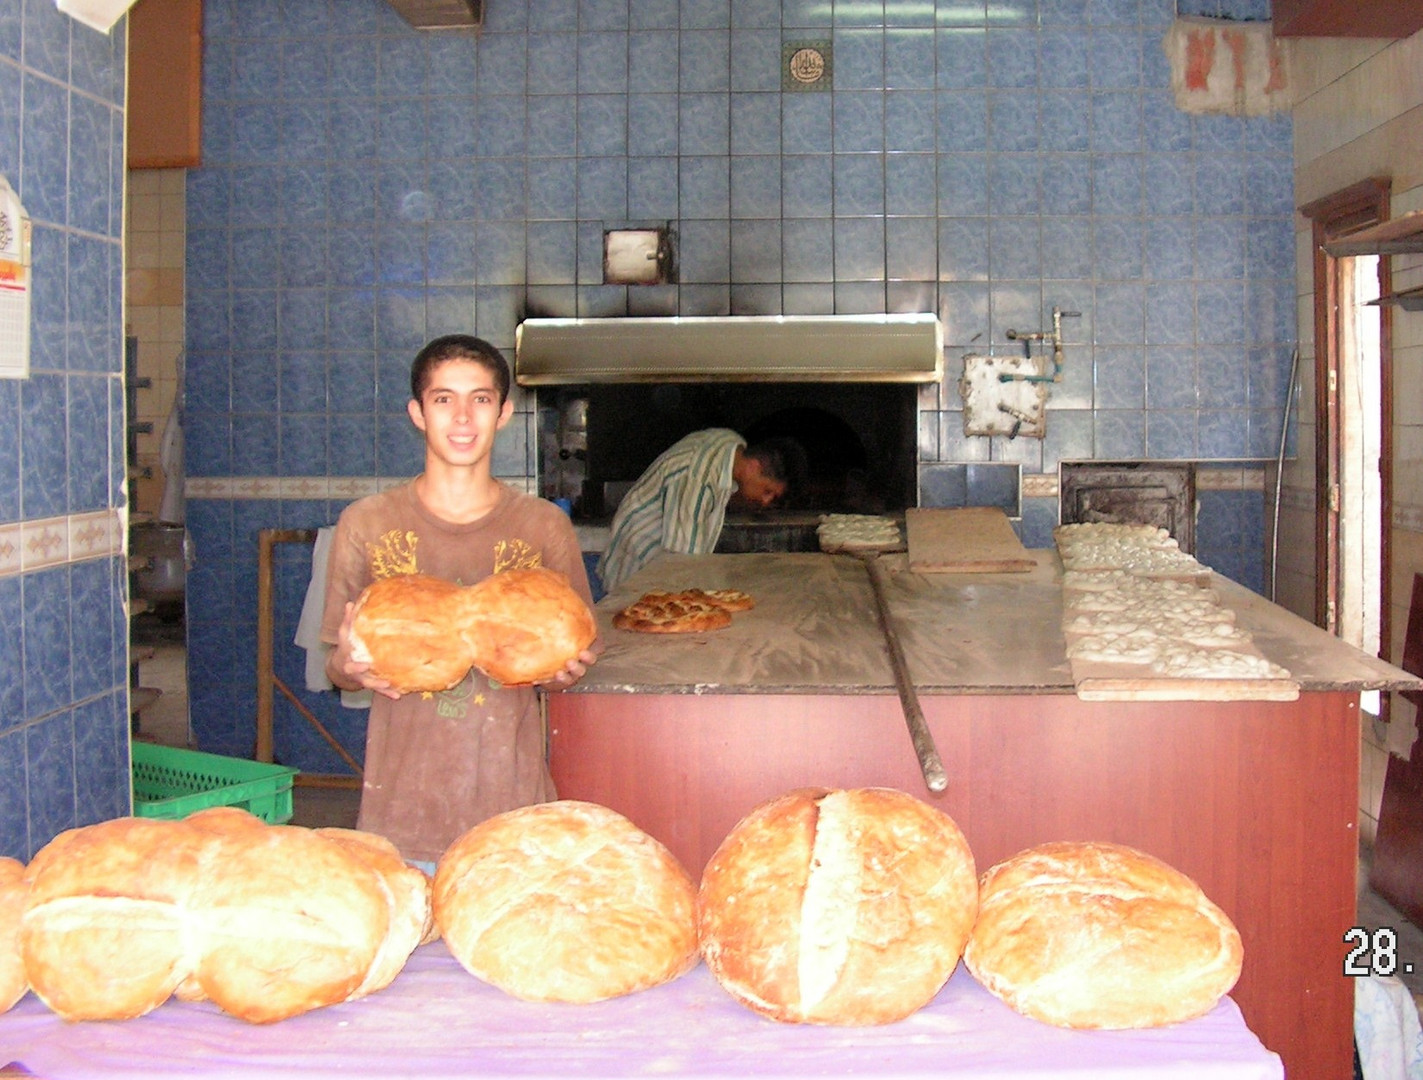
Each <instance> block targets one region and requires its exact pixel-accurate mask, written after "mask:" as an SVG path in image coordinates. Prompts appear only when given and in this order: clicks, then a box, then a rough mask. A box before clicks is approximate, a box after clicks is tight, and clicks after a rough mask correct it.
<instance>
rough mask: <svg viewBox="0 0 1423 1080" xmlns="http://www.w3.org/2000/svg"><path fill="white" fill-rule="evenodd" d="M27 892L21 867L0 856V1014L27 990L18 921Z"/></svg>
mask: <svg viewBox="0 0 1423 1080" xmlns="http://www.w3.org/2000/svg"><path fill="white" fill-rule="evenodd" d="M29 891H30V890H29V886H28V885H27V884H26V883H25V864H24V863H22V862H20V860H18V859H11V858H8V857H6V856H3V855H0V1013H5V1012H9V1011H10V1010H11V1009H12V1008H14V1006H15V1002H17V1001H19V1000H20V999H21V998H22V997H24V996H25V991H27V990H28V989H29V988H30V983H29V980H28V979H26V978H25V962H24V960H23V959H22V958H21V956H20V917H21V916H22V915H23V914H24V912H25V899H26V897H27V896H28V895H29Z"/></svg>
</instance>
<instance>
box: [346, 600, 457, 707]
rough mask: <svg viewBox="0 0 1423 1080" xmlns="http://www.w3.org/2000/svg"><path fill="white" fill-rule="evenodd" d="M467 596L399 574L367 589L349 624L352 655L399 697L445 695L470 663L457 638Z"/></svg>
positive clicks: (358, 602)
mask: <svg viewBox="0 0 1423 1080" xmlns="http://www.w3.org/2000/svg"><path fill="white" fill-rule="evenodd" d="M466 592H467V590H466V589H465V587H464V586H463V585H456V584H455V583H454V582H452V581H445V580H444V579H442V578H437V577H431V576H429V575H428V574H398V575H396V576H394V577H388V578H381V579H380V580H379V581H376V582H373V583H372V584H370V585H368V586H366V588H365V590H364V591H363V592H362V593H361V595H360V596H359V597H358V598H357V600H356V607H355V610H354V612H353V613H352V620H351V655H352V657H353V658H354V659H356V660H359V661H361V662H363V663H368V664H370V665H371V674H373V675H375V676H377V677H378V678H381V679H385V680H386V681H387V682H389V683H390V685H391V687H392V689H395V690H398V691H400V692H401V693H402V694H405V693H411V692H413V691H417V690H430V691H438V690H448V689H449V688H450V687H452V686H456V685H458V684H459V682H460V681H461V680H463V679H464V677H465V676H466V675H468V674H469V669H470V665H471V664H472V663H473V662H474V659H473V657H471V656H470V654H469V648H468V646H467V645H466V644H465V641H464V639H463V638H462V637H461V636H460V625H459V623H460V619H459V613H460V612H461V611H462V610H463V598H464V595H465V593H466Z"/></svg>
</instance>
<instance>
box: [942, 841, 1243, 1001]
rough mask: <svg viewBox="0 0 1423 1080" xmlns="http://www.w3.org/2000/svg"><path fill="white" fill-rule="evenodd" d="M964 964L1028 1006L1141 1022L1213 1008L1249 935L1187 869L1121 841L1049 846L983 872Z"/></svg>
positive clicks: (1236, 971) (1005, 996) (1002, 994)
mask: <svg viewBox="0 0 1423 1080" xmlns="http://www.w3.org/2000/svg"><path fill="white" fill-rule="evenodd" d="M980 895H981V906H980V911H979V916H978V922H977V923H976V924H975V926H974V928H973V933H972V935H971V936H970V937H969V941H968V945H967V947H966V948H965V950H964V963H965V964H966V965H967V966H968V969H969V970H970V971H971V972H972V973H973V974H974V976H975V977H976V978H977V979H978V981H979V982H980V983H982V984H983V985H984V986H985V987H986V988H987V989H988V990H989V991H991V992H992V993H993V994H995V995H996V996H998V997H999V998H1001V999H1002V1000H1003V1001H1005V1002H1007V1003H1008V1004H1009V1005H1010V1006H1012V1007H1013V1008H1014V1009H1016V1010H1017V1011H1018V1012H1020V1013H1022V1014H1024V1015H1025V1016H1031V1017H1033V1018H1034V1019H1036V1020H1042V1021H1044V1022H1046V1023H1049V1024H1055V1025H1057V1026H1059V1027H1071V1028H1142V1027H1156V1026H1160V1025H1164V1024H1174V1023H1179V1022H1181V1021H1184V1020H1190V1019H1192V1018H1194V1017H1197V1016H1201V1015H1203V1014H1205V1013H1207V1012H1209V1011H1210V1010H1211V1009H1212V1008H1213V1007H1214V1006H1215V1004H1216V1002H1218V1001H1219V1000H1220V998H1221V997H1222V996H1223V995H1225V994H1226V993H1228V992H1229V991H1230V989H1231V987H1233V986H1234V985H1235V981H1236V979H1237V978H1239V976H1240V965H1241V960H1242V950H1241V943H1240V934H1239V933H1238V932H1237V931H1236V929H1235V926H1234V925H1233V924H1232V923H1231V921H1230V919H1229V918H1228V917H1227V916H1226V915H1225V913H1224V912H1223V911H1221V910H1220V908H1218V907H1216V905H1215V904H1213V903H1212V902H1211V901H1210V900H1209V899H1208V898H1207V897H1206V895H1205V894H1204V893H1203V892H1201V890H1200V888H1199V887H1198V886H1197V885H1196V883H1195V882H1194V881H1192V880H1191V879H1190V878H1189V877H1187V876H1186V875H1185V874H1182V873H1181V872H1180V871H1178V870H1176V869H1174V868H1173V867H1171V866H1168V865H1167V864H1166V863H1164V862H1162V861H1160V860H1159V859H1156V858H1153V857H1152V856H1150V855H1147V854H1145V853H1144V852H1141V851H1137V850H1135V849H1134V848H1129V847H1124V846H1122V845H1118V844H1105V843H1075V842H1061V843H1051V844H1043V845H1041V846H1039V847H1035V848H1030V849H1029V850H1027V851H1024V852H1022V853H1020V854H1018V855H1015V856H1013V857H1012V858H1011V859H1008V860H1006V861H1004V862H1001V863H999V864H998V865H997V866H994V867H992V868H991V869H990V870H988V871H987V872H986V873H985V874H984V875H983V880H982V882H981V890H980Z"/></svg>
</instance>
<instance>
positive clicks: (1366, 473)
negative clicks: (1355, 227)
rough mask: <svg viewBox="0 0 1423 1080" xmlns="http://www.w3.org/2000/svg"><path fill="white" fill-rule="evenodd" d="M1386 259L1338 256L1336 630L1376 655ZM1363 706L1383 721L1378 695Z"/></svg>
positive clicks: (1380, 608) (1371, 694)
mask: <svg viewBox="0 0 1423 1080" xmlns="http://www.w3.org/2000/svg"><path fill="white" fill-rule="evenodd" d="M1379 262H1380V259H1379V256H1377V255H1360V256H1355V257H1350V258H1343V259H1339V260H1337V261H1336V263H1335V271H1336V273H1337V274H1338V279H1339V290H1338V295H1339V299H1340V304H1339V316H1338V317H1339V336H1338V346H1339V353H1340V355H1339V363H1338V371H1339V430H1338V442H1339V493H1340V494H1339V544H1338V578H1339V586H1338V592H1339V599H1338V607H1337V616H1338V617H1337V623H1338V626H1337V633H1338V635H1339V636H1340V637H1341V638H1343V639H1344V640H1345V641H1347V642H1348V643H1349V644H1351V645H1354V646H1356V647H1357V648H1360V649H1362V650H1363V651H1364V652H1367V653H1369V654H1371V655H1374V656H1377V655H1379V653H1380V648H1381V645H1382V641H1381V630H1382V623H1383V612H1384V589H1385V585H1386V583H1385V582H1384V580H1383V578H1382V564H1383V543H1384V521H1383V510H1382V506H1383V492H1382V478H1383V468H1382V466H1383V461H1382V457H1381V452H1382V444H1383V419H1384V402H1383V381H1384V380H1383V378H1382V371H1383V368H1382V357H1381V348H1382V341H1381V322H1382V319H1381V313H1380V310H1379V306H1378V304H1377V303H1376V301H1377V300H1378V298H1379V296H1380V294H1381V290H1380V288H1379ZM1360 708H1361V709H1363V711H1364V712H1365V714H1366V715H1370V716H1374V717H1377V716H1378V715H1379V712H1380V695H1379V692H1378V691H1377V690H1373V691H1368V692H1366V693H1365V694H1363V695H1362V700H1361V701H1360Z"/></svg>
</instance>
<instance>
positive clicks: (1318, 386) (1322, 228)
mask: <svg viewBox="0 0 1423 1080" xmlns="http://www.w3.org/2000/svg"><path fill="white" fill-rule="evenodd" d="M1391 191H1392V182H1391V180H1390V178H1388V177H1374V178H1371V179H1369V180H1363V181H1360V182H1359V183H1357V184H1353V185H1351V186H1349V187H1347V188H1344V189H1342V190H1340V191H1336V192H1334V193H1333V194H1332V195H1326V196H1324V197H1323V198H1320V199H1316V200H1314V201H1313V202H1311V203H1308V204H1306V205H1305V206H1302V207H1300V213H1301V214H1303V215H1304V216H1305V217H1306V218H1308V219H1309V221H1310V223H1311V227H1312V230H1313V248H1314V281H1313V286H1314V382H1315V385H1314V421H1315V425H1314V559H1315V567H1314V621H1315V624H1316V625H1318V626H1321V627H1323V628H1324V629H1326V630H1328V631H1329V632H1330V633H1335V632H1337V630H1338V622H1339V620H1338V601H1339V560H1338V558H1337V550H1338V545H1339V503H1338V491H1339V356H1340V353H1341V351H1342V350H1341V343H1340V338H1339V334H1340V319H1339V304H1340V296H1339V275H1338V271H1337V267H1336V262H1337V260H1336V259H1335V258H1334V257H1333V256H1331V255H1330V254H1329V253H1328V252H1327V251H1325V250H1324V245H1325V243H1327V242H1328V241H1331V240H1337V239H1339V238H1340V237H1343V236H1347V235H1348V234H1350V233H1353V232H1358V231H1359V230H1360V229H1365V228H1368V227H1370V226H1373V225H1377V224H1379V223H1381V222H1384V221H1387V220H1388V219H1389V211H1390V195H1391ZM1391 276H1392V274H1391V267H1390V264H1389V259H1388V258H1387V257H1386V256H1385V257H1382V258H1380V259H1379V294H1380V295H1385V294H1387V293H1389V292H1391V291H1392V285H1391ZM1379 366H1380V371H1379V398H1380V412H1381V413H1382V416H1381V417H1380V424H1381V427H1380V431H1379V516H1380V518H1381V519H1382V520H1381V521H1380V522H1379V539H1380V547H1381V550H1380V552H1379V589H1380V592H1381V594H1382V595H1381V596H1380V597H1379V655H1380V656H1381V657H1383V658H1384V659H1387V658H1388V657H1389V655H1390V652H1391V649H1392V628H1391V622H1392V620H1391V618H1390V609H1391V604H1390V599H1391V597H1390V593H1391V591H1392V589H1391V584H1392V583H1391V573H1392V558H1391V553H1392V547H1393V543H1392V537H1393V529H1392V521H1393V319H1392V311H1391V309H1390V308H1388V307H1387V306H1381V307H1380V308H1379ZM1385 697H1386V696H1385Z"/></svg>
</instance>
